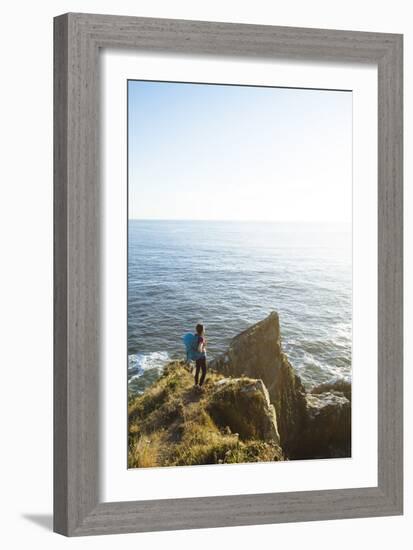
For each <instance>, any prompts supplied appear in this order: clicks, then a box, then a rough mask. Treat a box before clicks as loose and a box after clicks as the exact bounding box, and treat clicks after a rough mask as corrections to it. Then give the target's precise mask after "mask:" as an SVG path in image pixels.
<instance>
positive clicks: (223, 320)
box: [54, 14, 403, 536]
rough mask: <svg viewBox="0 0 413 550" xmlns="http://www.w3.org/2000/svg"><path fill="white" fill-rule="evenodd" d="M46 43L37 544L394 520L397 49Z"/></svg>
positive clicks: (398, 467) (97, 22)
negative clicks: (51, 327) (47, 189)
mask: <svg viewBox="0 0 413 550" xmlns="http://www.w3.org/2000/svg"><path fill="white" fill-rule="evenodd" d="M54 33H55V34H54V39H55V59H54V63H55V65H54V66H55V69H54V70H55V103H54V105H55V111H54V120H55V142H54V161H55V171H54V188H55V221H54V236H55V239H54V243H55V250H54V253H55V270H54V276H55V313H54V319H55V334H54V350H55V355H54V529H55V531H56V532H58V533H61V534H64V535H67V536H81V535H93V534H109V533H124V532H142V531H155V530H171V529H189V528H191V529H193V528H202V527H222V526H235V525H253V524H265V523H279V522H292V521H310V520H321V519H335V518H337V519H338V518H351V517H367V516H384V515H398V514H402V510H403V481H402V480H403V476H402V473H403V462H402V459H403V443H402V441H403V439H402V395H403V393H402V349H403V346H402V333H403V331H402V284H403V281H402V244H403V241H402V150H403V148H402V36H401V35H395V34H383V33H364V32H354V31H335V30H321V29H299V28H285V27H272V26H257V25H244V24H232V23H210V22H199V21H183V20H166V19H164V20H163V19H148V18H135V17H119V16H108V15H89V14H65V15H62V16H59V17H57V18H55V22H54Z"/></svg>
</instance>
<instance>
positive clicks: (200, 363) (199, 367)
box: [195, 356, 207, 386]
mask: <svg viewBox="0 0 413 550" xmlns="http://www.w3.org/2000/svg"><path fill="white" fill-rule="evenodd" d="M206 370H207V368H206V357H205V356H204V357H201V358H200V359H197V360H196V361H195V384H197V385H198V378H199V371H202V374H201V379H200V380H199V385H200V386H202V384H203V383H204V380H205V376H206Z"/></svg>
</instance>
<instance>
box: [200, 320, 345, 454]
mask: <svg viewBox="0 0 413 550" xmlns="http://www.w3.org/2000/svg"><path fill="white" fill-rule="evenodd" d="M209 366H210V367H211V368H213V369H215V370H217V371H218V372H221V373H223V374H224V375H225V376H232V377H233V376H237V377H240V376H249V377H252V378H259V379H261V380H262V381H263V382H264V384H265V385H266V387H267V388H268V392H269V396H270V400H271V403H272V404H273V405H274V407H275V411H276V417H277V425H278V430H279V434H280V442H281V446H282V449H283V451H284V453H285V454H286V455H287V457H289V458H290V459H299V458H300V459H301V458H328V457H342V456H350V454H351V401H350V399H349V392H350V393H351V386H350V385H347V387H346V388H345V393H346V394H347V395H346V394H345V393H344V392H343V385H342V383H341V385H340V386H336V387H334V384H330V385H325V386H324V387H323V386H320V387H319V388H315V389H314V390H313V391H312V393H309V392H307V391H306V390H305V388H304V386H303V384H302V383H301V380H300V377H299V376H298V375H297V373H296V372H295V370H294V368H293V367H292V366H291V364H290V363H289V361H288V359H287V357H286V355H285V354H284V353H283V352H282V347H281V337H280V323H279V318H278V314H277V313H276V312H272V313H271V314H270V315H269V316H268V317H267V318H266V319H264V320H263V321H260V322H259V323H257V324H255V325H253V326H252V327H250V328H248V329H247V330H245V331H244V332H242V333H240V334H239V335H238V336H236V337H235V338H233V339H232V340H231V342H230V344H229V347H228V351H227V352H226V353H224V354H222V355H221V356H220V357H218V358H217V359H215V360H214V361H211V362H210V364H209ZM340 390H341V391H340Z"/></svg>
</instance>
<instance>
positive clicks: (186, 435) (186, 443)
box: [128, 362, 283, 468]
mask: <svg viewBox="0 0 413 550" xmlns="http://www.w3.org/2000/svg"><path fill="white" fill-rule="evenodd" d="M222 378H224V377H223V376H222V375H220V374H218V373H215V372H213V371H209V372H208V375H207V379H206V382H205V385H204V388H203V390H202V391H199V390H197V389H196V388H194V385H193V384H194V380H193V376H192V374H191V373H190V371H189V369H188V368H187V367H186V366H185V365H184V364H183V363H180V362H175V363H172V364H171V365H170V366H169V367H168V368H167V369H166V370H165V372H164V375H163V376H162V377H161V378H160V379H159V380H158V381H157V382H156V383H155V384H154V385H153V386H152V387H150V388H149V389H148V390H146V392H145V393H144V394H143V395H142V396H140V397H136V398H134V399H131V400H130V402H129V408H128V412H129V452H128V466H129V468H137V467H140V468H142V467H155V466H184V465H191V464H223V463H239V462H258V461H259V462H261V461H276V460H282V459H283V458H282V453H281V449H280V447H278V446H277V445H276V444H275V443H273V442H272V441H263V440H261V439H257V438H254V437H249V438H245V439H244V440H242V439H241V437H240V436H239V435H238V434H236V433H231V430H230V429H229V428H228V427H227V426H223V425H222V426H221V427H219V426H218V425H217V424H216V423H215V422H214V421H213V420H212V416H213V417H214V418H215V420H217V416H216V414H215V415H214V414H212V416H211V415H210V412H212V410H211V407H213V406H214V405H213V403H214V397H216V395H215V394H216V388H215V383H216V382H217V381H218V380H220V379H222ZM245 421H246V422H248V418H245Z"/></svg>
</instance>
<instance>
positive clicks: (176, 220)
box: [128, 217, 352, 225]
mask: <svg viewBox="0 0 413 550" xmlns="http://www.w3.org/2000/svg"><path fill="white" fill-rule="evenodd" d="M128 221H137V222H228V223H230V222H234V223H239V222H247V223H309V224H310V223H318V224H336V225H351V224H352V222H351V221H344V220H339V221H333V220H257V219H224V218H202V219H200V218H129V217H128Z"/></svg>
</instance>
